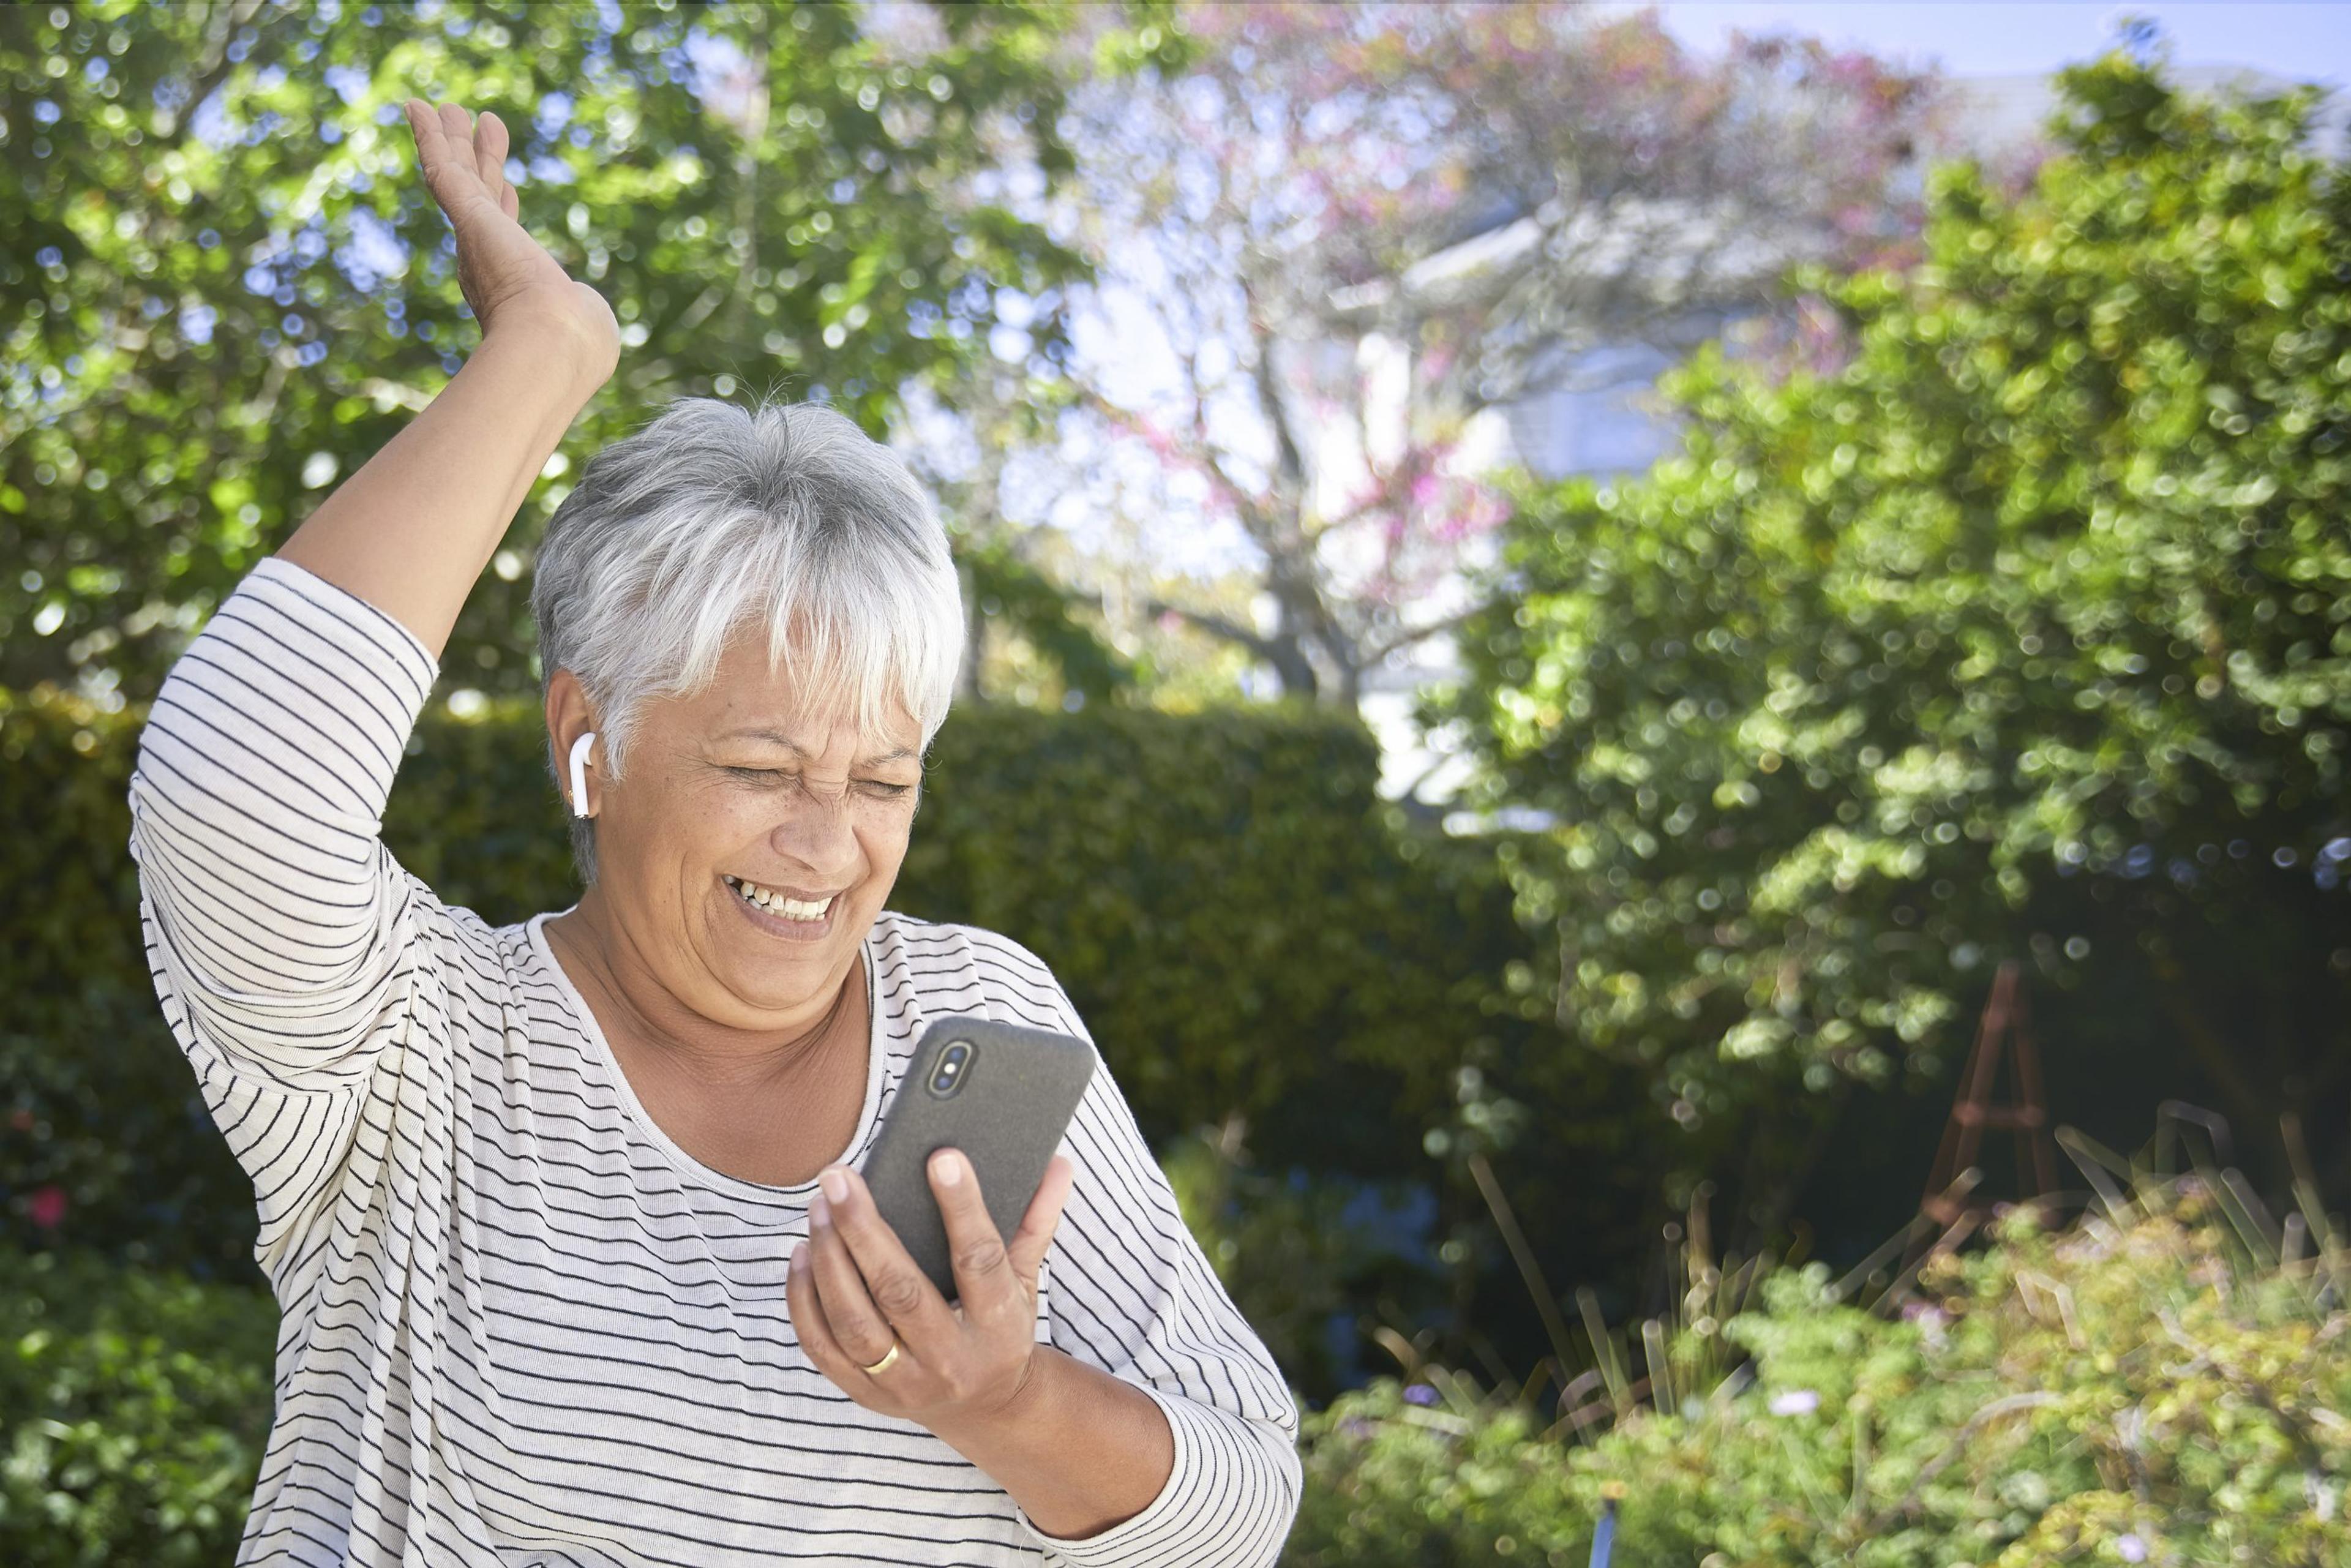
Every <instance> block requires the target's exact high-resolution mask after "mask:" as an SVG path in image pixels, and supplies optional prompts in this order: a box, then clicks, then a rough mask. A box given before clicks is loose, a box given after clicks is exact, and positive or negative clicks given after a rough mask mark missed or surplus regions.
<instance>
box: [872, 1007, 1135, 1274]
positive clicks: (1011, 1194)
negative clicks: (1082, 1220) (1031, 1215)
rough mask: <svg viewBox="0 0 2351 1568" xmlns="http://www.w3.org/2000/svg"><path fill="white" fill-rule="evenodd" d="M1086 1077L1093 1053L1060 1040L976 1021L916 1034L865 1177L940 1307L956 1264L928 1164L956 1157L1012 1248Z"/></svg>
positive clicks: (943, 1023)
mask: <svg viewBox="0 0 2351 1568" xmlns="http://www.w3.org/2000/svg"><path fill="white" fill-rule="evenodd" d="M958 1042H961V1043H962V1044H964V1045H965V1046H967V1048H968V1050H967V1052H966V1054H965V1056H964V1058H963V1061H964V1065H963V1067H962V1068H961V1069H960V1070H959V1071H957V1072H956V1073H955V1074H954V1075H953V1082H954V1090H953V1092H951V1093H946V1094H942V1093H941V1092H939V1090H938V1088H937V1087H935V1083H936V1080H937V1077H938V1073H939V1069H940V1064H941V1059H942V1057H943V1056H944V1055H946V1052H947V1048H948V1047H950V1046H952V1045H955V1044H956V1043H958ZM1093 1073H1094V1048H1093V1047H1092V1046H1091V1045H1088V1044H1087V1043H1086V1042H1085V1041H1084V1040H1074V1039H1071V1037H1070V1036H1068V1035H1065V1034H1052V1033H1050V1032H1048V1031H1047V1030H1040V1029H1023V1028H1021V1027H1020V1026H1019V1025H1018V1024H1008V1023H996V1022H993V1021H991V1020H989V1019H979V1018H948V1019H938V1020H937V1021H936V1022H935V1023H933V1024H932V1025H931V1026H930V1028H929V1029H927V1030H924V1032H923V1038H922V1040H921V1042H920V1043H919V1044H917V1045H916V1046H915V1047H914V1061H912V1062H911V1063H909V1064H908V1066H907V1069H906V1076H905V1077H904V1078H902V1079H900V1080H899V1081H898V1087H897V1090H896V1092H894V1093H893V1095H892V1097H891V1101H890V1110H889V1113H888V1114H887V1116H885V1117H884V1118H883V1124H882V1132H881V1134H880V1135H879V1136H878V1137H876V1138H875V1139H874V1141H873V1152H872V1154H871V1155H867V1156H866V1160H865V1166H864V1176H865V1184H866V1186H868V1187H870V1188H871V1189H872V1193H873V1202H874V1207H876V1208H877V1209H879V1210H880V1212H881V1215H882V1218H883V1219H886V1220H888V1221H889V1222H890V1227H891V1228H892V1229H893V1230H895V1231H896V1232H897V1233H898V1239H899V1240H900V1241H903V1242H904V1243H905V1246H906V1250H907V1252H908V1253H910V1254H911V1255H912V1256H913V1258H914V1262H915V1263H916V1264H917V1265H918V1266H920V1268H921V1269H922V1270H923V1272H924V1273H925V1274H927V1275H929V1276H930V1278H931V1283H933V1284H935V1285H936V1286H937V1287H938V1288H939V1293H940V1294H941V1295H943V1296H945V1297H946V1299H947V1300H948V1301H954V1300H955V1299H956V1282H955V1265H954V1261H953V1260H952V1257H951V1255H950V1253H949V1251H948V1249H947V1232H946V1221H945V1220H944V1219H942V1218H940V1216H939V1206H938V1200H937V1199H936V1198H935V1197H932V1196H931V1179H930V1171H929V1162H930V1158H931V1155H933V1154H934V1153H935V1152H936V1151H938V1150H940V1149H944V1148H956V1149H960V1150H962V1151H963V1154H964V1157H965V1158H967V1159H968V1160H969V1161H970V1162H971V1166H972V1169H973V1170H974V1171H975V1172H977V1174H978V1177H979V1192H980V1196H981V1197H982V1198H984V1199H985V1200H986V1201H987V1213H988V1217H989V1218H992V1219H994V1220H995V1221H996V1228H997V1232H998V1234H999V1235H1001V1236H1002V1237H1003V1238H1004V1239H1006V1240H1007V1241H1010V1240H1011V1239H1012V1233H1013V1232H1014V1231H1015V1230H1017V1229H1019V1227H1020V1221H1021V1218H1022V1217H1023V1216H1025V1215H1026V1214H1027V1213H1028V1212H1029V1202H1030V1200H1031V1199H1033V1198H1035V1197H1036V1196H1037V1188H1038V1186H1039V1185H1040V1183H1041V1182H1043V1180H1044V1179H1045V1166H1047V1164H1048V1163H1050V1161H1051V1159H1052V1157H1053V1151H1054V1150H1055V1149H1056V1148H1058V1147H1060V1146H1061V1135H1062V1134H1064V1133H1066V1132H1067V1131H1068V1130H1069V1125H1070V1118H1071V1116H1072V1115H1074V1114H1076V1113H1077V1109H1078V1102H1079V1100H1081V1098H1083V1097H1084V1094H1085V1092H1086V1084H1087V1082H1089V1081H1090V1080H1091V1079H1092V1077H1093Z"/></svg>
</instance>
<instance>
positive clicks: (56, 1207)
mask: <svg viewBox="0 0 2351 1568" xmlns="http://www.w3.org/2000/svg"><path fill="white" fill-rule="evenodd" d="M25 1213H26V1217H27V1218H30V1219H31V1220H32V1222H33V1223H34V1224H36V1225H37V1226H39V1227H40V1228H42V1229H44V1230H55V1229H56V1228H57V1227H58V1226H60V1225H63V1224H64V1223H65V1220H66V1189H65V1188H63V1187H61V1186H44V1187H36V1188H35V1189H34V1191H33V1195H32V1196H31V1197H28V1198H26V1200H25Z"/></svg>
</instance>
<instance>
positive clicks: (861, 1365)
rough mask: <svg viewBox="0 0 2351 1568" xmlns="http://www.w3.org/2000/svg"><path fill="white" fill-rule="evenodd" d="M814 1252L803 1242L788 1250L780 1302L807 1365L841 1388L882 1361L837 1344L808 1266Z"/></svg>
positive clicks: (838, 1338) (838, 1339)
mask: <svg viewBox="0 0 2351 1568" xmlns="http://www.w3.org/2000/svg"><path fill="white" fill-rule="evenodd" d="M814 1252H815V1249H814V1248H813V1247H812V1246H811V1245H810V1243H809V1242H807V1241H803V1242H801V1243H800V1244H799V1246H798V1247H795V1248H793V1249H792V1260H791V1264H790V1267H789V1268H788V1269H787V1270H785V1278H784V1301H785V1303H786V1305H788V1306H789V1308H790V1309H791V1314H792V1332H793V1333H796V1334H798V1335H799V1341H800V1349H801V1350H803V1351H805V1352H806V1353H807V1354H808V1358H809V1364H810V1365H812V1366H814V1367H815V1368H816V1369H817V1370H818V1371H819V1372H821V1373H823V1374H824V1375H826V1376H827V1377H829V1378H831V1380H832V1381H833V1382H834V1383H835V1384H838V1385H841V1386H842V1387H844V1388H845V1387H848V1386H849V1380H850V1379H852V1378H857V1377H862V1376H864V1375H865V1369H866V1368H867V1367H869V1366H871V1365H872V1364H874V1363H875V1362H877V1361H879V1360H881V1359H882V1352H881V1351H876V1352H875V1353H874V1354H872V1355H869V1356H865V1357H863V1358H862V1359H860V1358H857V1357H856V1356H854V1354H852V1352H851V1351H850V1350H849V1349H848V1348H846V1347H845V1346H843V1345H842V1344H841V1336H840V1334H838V1333H835V1332H834V1330H833V1326H832V1321H831V1315H830V1314H829V1313H828V1312H826V1311H825V1308H824V1292H823V1290H822V1288H821V1287H820V1286H819V1285H818V1284H817V1282H816V1270H814V1269H813V1268H812V1267H810V1260H811V1259H812V1257H813V1255H814ZM888 1348H889V1347H888V1346H887V1345H884V1346H883V1350H887V1349H888Z"/></svg>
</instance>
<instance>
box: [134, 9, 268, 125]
mask: <svg viewBox="0 0 2351 1568" xmlns="http://www.w3.org/2000/svg"><path fill="white" fill-rule="evenodd" d="M260 9H261V0H234V3H233V4H230V5H223V6H222V7H221V8H220V9H219V10H217V11H215V12H214V13H213V17H212V23H211V25H210V26H207V27H206V28H205V29H204V57H203V58H202V59H200V60H199V61H198V62H197V63H196V70H195V75H194V77H193V78H191V79H190V81H189V83H188V101H187V102H186V103H184V104H183V105H182V106H180V107H179V108H178V109H176V110H163V111H162V112H161V113H159V114H158V115H157V116H156V118H155V135H154V145H155V151H156V152H162V151H163V150H164V149H165V148H169V147H175V146H177V145H179V143H180V142H181V141H183V140H184V139H185V138H186V136H187V134H188V128H189V127H190V126H192V125H193V124H194V123H195V120H196V111H197V110H201V109H203V108H204V105H205V103H206V102H207V101H209V100H210V99H211V98H212V96H213V94H214V92H217V91H218V90H219V89H220V85H221V83H223V82H225V81H226V80H227V79H228V78H229V73H230V72H232V71H234V70H235V69H236V68H237V63H238V62H236V61H235V60H232V59H230V58H229V57H228V46H229V41H230V40H231V39H233V38H235V37H236V30H237V29H238V28H239V27H242V26H245V25H246V23H247V22H250V21H251V20H253V16H254V13H255V12H256V11H258V10H260ZM247 58H248V59H249V58H251V56H250V55H248V56H247Z"/></svg>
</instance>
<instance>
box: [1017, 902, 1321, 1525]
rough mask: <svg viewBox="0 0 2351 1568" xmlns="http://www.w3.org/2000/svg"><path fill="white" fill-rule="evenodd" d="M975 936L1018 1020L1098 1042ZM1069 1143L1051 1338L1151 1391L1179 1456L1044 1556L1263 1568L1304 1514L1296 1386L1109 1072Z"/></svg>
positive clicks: (1048, 988)
mask: <svg viewBox="0 0 2351 1568" xmlns="http://www.w3.org/2000/svg"><path fill="white" fill-rule="evenodd" d="M974 937H975V940H976V941H978V942H983V943H985V944H987V946H988V947H989V948H991V949H992V956H1000V957H1001V958H1002V959H1003V961H1004V963H1005V966H1006V967H1007V968H1008V969H1012V970H1014V971H1016V972H1018V971H1020V970H1026V971H1027V972H1026V974H1024V975H1023V979H1024V980H1025V981H1027V982H1028V983H1027V984H1024V985H1023V986H1022V988H1021V990H1022V991H1023V992H1024V993H1026V994H1025V995H1023V996H1022V997H1021V998H1020V1001H1019V1006H1018V1007H1017V1008H1015V1009H1011V1010H1013V1011H1015V1012H1016V1013H1017V1014H1019V1015H1020V1016H1019V1017H1018V1018H1017V1019H1015V1020H1014V1021H1026V1022H1029V1023H1031V1024H1034V1025H1037V1026H1039V1027H1042V1028H1048V1029H1057V1030H1061V1031H1062V1032H1064V1033H1069V1034H1074V1035H1077V1036H1079V1037H1081V1038H1091V1037H1089V1036H1087V1035H1086V1032H1085V1026H1084V1025H1083V1023H1082V1022H1081V1020H1080V1019H1079V1018H1078V1015H1077V1009H1075V1008H1074V1007H1073V1006H1072V1005H1071V1002H1070V999H1069V998H1068V996H1067V994H1066V993H1064V992H1063V991H1062V990H1061V986H1060V984H1059V983H1058V982H1057V981H1055V980H1054V979H1053V977H1052V976H1051V974H1050V971H1049V970H1048V969H1047V968H1046V967H1045V966H1044V965H1043V964H1042V963H1040V962H1039V961H1038V960H1037V959H1036V958H1035V957H1034V956H1032V955H1030V954H1029V953H1027V952H1026V951H1025V950H1023V949H1021V948H1019V947H1018V946H1016V945H1014V944H1012V943H1010V942H1008V941H1006V940H1005V939H1003V938H1001V937H997V936H988V935H987V934H981V933H974ZM1040 1004H1042V1005H1041V1006H1040ZM1040 1014H1042V1015H1043V1016H1039V1015H1040ZM1065 1146H1066V1148H1067V1149H1068V1151H1069V1153H1070V1154H1071V1157H1072V1158H1073V1159H1074V1160H1076V1162H1077V1165H1078V1176H1077V1183H1076V1186H1074V1188H1073V1189H1072V1190H1071V1196H1070V1201H1069V1205H1068V1207H1066V1208H1065V1209H1063V1211H1062V1217H1061V1229H1060V1231H1059V1233H1058V1234H1057V1235H1056V1236H1055V1238H1054V1241H1053V1249H1052V1252H1051V1254H1050V1258H1049V1260H1048V1262H1047V1265H1046V1271H1047V1277H1048V1281H1049V1283H1048V1289H1047V1291H1046V1292H1045V1295H1046V1318H1047V1328H1048V1331H1049V1333H1050V1343H1052V1345H1053V1347H1054V1348H1055V1349H1057V1350H1060V1351H1063V1352H1065V1353H1067V1354H1070V1355H1072V1356H1074V1357H1076V1358H1077V1359H1079V1360H1081V1361H1083V1362H1086V1363H1089V1364H1092V1365H1094V1366H1098V1367H1101V1368H1102V1370H1104V1371H1106V1372H1109V1373H1110V1374H1112V1375H1113V1376H1116V1377H1119V1378H1121V1379H1123V1380H1124V1381H1125V1382H1127V1383H1130V1384H1132V1385H1134V1386H1135V1387H1137V1388H1140V1389H1141V1390H1142V1391H1143V1392H1144V1393H1145V1394H1147V1395H1149V1396H1151V1397H1152V1399H1154V1400H1155V1402H1156V1403H1157V1404H1158V1405H1159V1406H1160V1408H1161V1409H1162V1410H1163V1411H1165V1413H1166V1416H1167V1425H1168V1427H1169V1429H1170V1431H1171V1432H1173V1434H1174V1436H1175V1468H1174V1469H1173V1470H1172V1471H1171V1472H1170V1474H1169V1476H1168V1478H1167V1484H1166V1486H1165V1488H1164V1489H1163V1490H1161V1492H1160V1494H1159V1496H1158V1497H1157V1498H1156V1499H1155V1500H1153V1501H1152V1503H1151V1504H1150V1505H1149V1506H1148V1507H1146V1508H1145V1509H1144V1511H1142V1512H1141V1513H1139V1514H1136V1515H1135V1516H1134V1518H1132V1519H1129V1520H1127V1521H1124V1522H1123V1523H1121V1524H1118V1525H1115V1526H1113V1527H1112V1528H1111V1529H1109V1530H1106V1531H1102V1533H1101V1534H1098V1535H1093V1536H1089V1537H1087V1538H1086V1539H1084V1540H1082V1541H1063V1540H1060V1539H1058V1538H1055V1537H1052V1536H1049V1535H1045V1534H1043V1533H1042V1532H1037V1534H1038V1539H1039V1540H1040V1541H1041V1542H1043V1543H1044V1544H1045V1546H1046V1547H1047V1548H1048V1549H1049V1555H1050V1560H1051V1561H1054V1562H1058V1563H1069V1564H1072V1565H1078V1568H1113V1565H1116V1568H1143V1565H1145V1564H1148V1565H1150V1568H1209V1565H1211V1564H1213V1565H1215V1568H1259V1565H1264V1564H1270V1563H1273V1562H1274V1560H1275V1559H1276V1558H1277V1557H1278V1556H1279V1555H1280V1551H1281V1544H1282V1542H1283V1540H1284V1538H1285V1537H1286V1536H1287V1535H1288V1534H1289V1531H1290V1521H1291V1519H1292V1518H1293V1516H1294V1515H1295V1514H1296V1512H1297V1509H1298V1494H1299V1484H1300V1467H1299V1460H1298V1451H1297V1439H1298V1410H1297V1406H1296V1405H1295V1403H1294V1402H1293V1401H1292V1400H1291V1398H1290V1390H1289V1387H1288V1385H1286V1384H1285V1383H1284V1382H1283V1381H1282V1377H1281V1373H1280V1369H1279V1368H1277V1367H1276V1366H1275V1365H1274V1363H1273V1358H1272V1357H1271V1356H1270V1355H1269V1354H1267V1352H1266V1349H1265V1345H1264V1343H1263V1342H1262V1341H1260V1340H1259V1338H1258V1336H1257V1333H1256V1332H1255V1331H1254V1330H1252V1329H1251V1328H1250V1327H1249V1322H1248V1320H1246V1319H1245V1318H1243V1317H1242V1316H1241V1314H1240V1312H1239V1310H1238V1308H1236V1307H1235V1306H1234V1305H1233V1302H1232V1298H1231V1297H1229V1296H1228V1295H1227V1294H1226V1292H1225V1289H1224V1286H1223V1284H1222V1283H1221V1282H1220V1281H1218V1280H1217V1276H1216V1271H1215V1270H1213V1269H1212V1268H1210V1266H1209V1264H1208V1260H1207V1257H1206V1256H1205V1255H1203V1254H1202V1252H1201V1251H1200V1248H1199V1244H1198V1243H1197V1242H1196V1241H1195V1240H1194V1239H1193V1238H1192V1234H1191V1232H1190V1231H1189V1230H1188V1229H1186V1227H1185V1224H1184V1219H1183V1215H1182V1212H1181V1211H1180V1210H1179V1209H1178V1207H1176V1202H1175V1192H1174V1191H1173V1189H1171V1188H1170V1187H1169V1186H1168V1185H1167V1178H1166V1176H1165V1175H1163V1174H1162V1173H1161V1171H1160V1168H1159V1164H1158V1162H1157V1161H1156V1160H1155V1159H1154V1158H1153V1157H1152V1154H1151V1149H1150V1146H1149V1145H1147V1144H1146V1143H1144V1138H1143V1134H1142V1132H1141V1130H1140V1129H1138V1128H1137V1127H1136V1125H1135V1123H1134V1113H1133V1112H1132V1111H1131V1110H1130V1109H1129V1108H1128V1106H1127V1103H1126V1098H1125V1096H1124V1095H1123V1093H1122V1092H1120V1090H1119V1087H1118V1084H1117V1082H1116V1081H1115V1080H1114V1079H1113V1078H1112V1076H1111V1075H1110V1073H1109V1072H1108V1071H1096V1072H1095V1074H1094V1076H1093V1081H1092V1083H1091V1084H1089V1085H1088V1087H1087V1090H1086V1094H1085V1098H1084V1100H1083V1101H1082V1102H1081V1103H1080V1104H1079V1106H1078V1113H1077V1115H1076V1117H1075V1118H1074V1119H1073V1120H1072V1122H1071V1127H1070V1134H1069V1137H1068V1140H1067V1143H1066V1145H1065ZM1023 1521H1024V1522H1027V1521H1026V1516H1025V1515H1024V1516H1023ZM1032 1530H1033V1526H1032Z"/></svg>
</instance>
